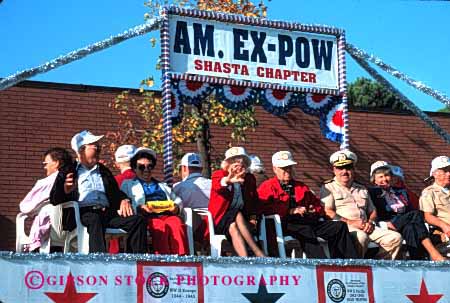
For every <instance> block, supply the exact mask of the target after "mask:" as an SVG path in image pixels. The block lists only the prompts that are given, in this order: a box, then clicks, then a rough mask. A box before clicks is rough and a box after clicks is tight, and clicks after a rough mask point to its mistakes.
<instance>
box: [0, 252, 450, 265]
mask: <svg viewBox="0 0 450 303" xmlns="http://www.w3.org/2000/svg"><path fill="white" fill-rule="evenodd" d="M0 259H3V260H11V261H15V260H27V261H33V260H36V261H41V260H45V261H49V260H55V261H61V260H64V261H84V262H86V261H88V262H89V261H92V262H95V261H100V262H107V263H112V262H121V261H125V262H136V261H154V262H162V263H164V262H175V263H179V262H198V263H204V264H208V263H210V264H249V265H273V266H285V265H288V266H289V265H290V266H292V265H297V266H302V265H304V266H316V265H337V266H378V267H390V268H394V267H408V268H427V267H443V268H444V267H445V268H449V267H450V261H442V262H434V261H412V260H402V261H400V260H399V261H386V260H373V259H361V260H354V259H323V260H320V259H281V258H254V257H247V258H244V257H218V258H213V257H203V256H182V257H180V256H177V255H151V254H117V255H111V254H102V253H95V254H87V255H85V254H74V253H68V254H63V253H53V254H34V253H15V252H6V251H3V252H0Z"/></svg>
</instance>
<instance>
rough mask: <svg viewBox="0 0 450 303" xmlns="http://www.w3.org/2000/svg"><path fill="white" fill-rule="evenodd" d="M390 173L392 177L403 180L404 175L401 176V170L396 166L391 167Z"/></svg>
mask: <svg viewBox="0 0 450 303" xmlns="http://www.w3.org/2000/svg"><path fill="white" fill-rule="evenodd" d="M391 172H392V174H393V175H394V176H397V177H400V178H402V179H405V175H404V174H403V169H402V168H401V167H400V166H397V165H391Z"/></svg>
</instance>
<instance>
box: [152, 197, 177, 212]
mask: <svg viewBox="0 0 450 303" xmlns="http://www.w3.org/2000/svg"><path fill="white" fill-rule="evenodd" d="M146 204H147V206H148V207H150V208H152V209H153V212H155V213H162V212H165V211H169V210H172V209H173V207H174V202H173V201H172V200H164V201H147V202H146Z"/></svg>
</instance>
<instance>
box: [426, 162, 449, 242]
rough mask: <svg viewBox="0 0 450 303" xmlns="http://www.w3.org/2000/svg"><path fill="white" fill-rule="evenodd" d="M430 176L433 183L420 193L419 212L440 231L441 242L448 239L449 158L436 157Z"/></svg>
mask: <svg viewBox="0 0 450 303" xmlns="http://www.w3.org/2000/svg"><path fill="white" fill-rule="evenodd" d="M430 176H432V177H433V178H434V183H433V184H432V185H430V186H428V187H427V188H425V189H424V190H423V191H422V195H421V197H420V200H419V203H420V210H422V211H423V212H424V215H425V222H427V223H428V224H431V225H433V226H436V227H438V228H439V229H440V230H441V231H442V235H441V236H442V240H443V242H444V241H446V240H447V239H448V237H450V158H449V157H446V156H440V157H436V158H435V159H434V160H433V161H432V162H431V171H430Z"/></svg>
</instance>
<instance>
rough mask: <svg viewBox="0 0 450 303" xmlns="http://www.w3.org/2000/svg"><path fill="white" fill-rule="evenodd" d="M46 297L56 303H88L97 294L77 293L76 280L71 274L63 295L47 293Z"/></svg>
mask: <svg viewBox="0 0 450 303" xmlns="http://www.w3.org/2000/svg"><path fill="white" fill-rule="evenodd" d="M45 295H46V296H47V297H49V298H50V299H52V301H53V302H55V303H86V302H87V301H89V300H90V299H92V298H93V297H95V296H96V295H97V293H93V292H90V293H77V289H76V288H75V281H74V278H73V276H72V273H69V275H68V276H67V283H66V287H65V288H64V292H63V293H58V292H45Z"/></svg>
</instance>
